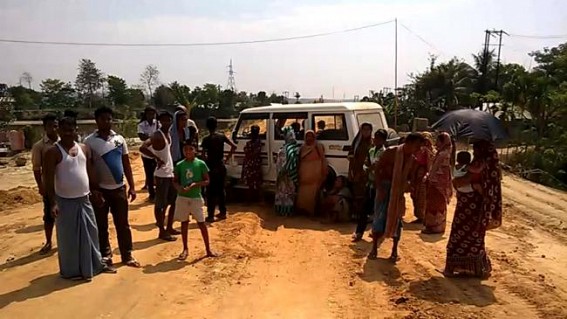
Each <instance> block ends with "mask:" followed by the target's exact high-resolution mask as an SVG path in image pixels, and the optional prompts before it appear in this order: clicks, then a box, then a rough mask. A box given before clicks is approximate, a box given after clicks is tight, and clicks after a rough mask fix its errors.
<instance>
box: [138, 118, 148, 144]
mask: <svg viewBox="0 0 567 319" xmlns="http://www.w3.org/2000/svg"><path fill="white" fill-rule="evenodd" d="M142 123H143V122H142ZM142 123H139V124H138V137H139V138H140V139H141V140H142V141H146V140H147V139H148V138H150V137H149V136H148V134H146V133H144V130H143V129H142Z"/></svg>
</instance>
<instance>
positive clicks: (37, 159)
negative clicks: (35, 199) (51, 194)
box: [31, 144, 45, 196]
mask: <svg viewBox="0 0 567 319" xmlns="http://www.w3.org/2000/svg"><path fill="white" fill-rule="evenodd" d="M31 157H32V167H33V177H34V179H35V183H36V184H37V189H38V190H39V194H40V195H42V196H45V187H44V185H43V180H42V176H41V170H42V167H41V166H42V154H41V147H39V145H37V144H35V145H34V146H33V147H32V154H31Z"/></svg>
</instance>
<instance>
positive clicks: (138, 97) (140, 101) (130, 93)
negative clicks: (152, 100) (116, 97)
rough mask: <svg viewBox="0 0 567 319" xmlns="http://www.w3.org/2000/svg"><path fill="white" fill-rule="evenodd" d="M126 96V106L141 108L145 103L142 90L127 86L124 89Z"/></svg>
mask: <svg viewBox="0 0 567 319" xmlns="http://www.w3.org/2000/svg"><path fill="white" fill-rule="evenodd" d="M126 96H127V97H128V102H127V104H128V106H129V107H130V108H132V109H137V110H139V109H142V108H144V105H145V103H146V102H145V97H144V92H143V91H142V90H141V89H136V88H129V89H127V90H126Z"/></svg>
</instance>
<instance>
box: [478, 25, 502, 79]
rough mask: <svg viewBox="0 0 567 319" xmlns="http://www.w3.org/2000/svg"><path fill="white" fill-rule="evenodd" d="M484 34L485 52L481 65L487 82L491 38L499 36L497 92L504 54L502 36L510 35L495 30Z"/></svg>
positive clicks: (483, 52)
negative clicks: (502, 54)
mask: <svg viewBox="0 0 567 319" xmlns="http://www.w3.org/2000/svg"><path fill="white" fill-rule="evenodd" d="M484 32H485V36H484V50H483V51H482V55H483V61H482V65H481V73H482V74H483V76H485V80H486V75H487V73H488V56H489V54H490V38H491V37H496V36H498V54H497V58H496V73H495V79H494V86H493V88H494V89H496V90H497V89H498V78H499V76H500V54H501V52H502V35H503V34H505V35H508V33H506V31H504V30H495V29H492V30H486V31H484ZM485 88H486V87H484V88H483V89H485ZM486 89H488V88H486Z"/></svg>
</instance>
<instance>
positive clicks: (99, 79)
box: [75, 59, 103, 108]
mask: <svg viewBox="0 0 567 319" xmlns="http://www.w3.org/2000/svg"><path fill="white" fill-rule="evenodd" d="M102 83H103V76H102V72H101V71H100V70H99V69H97V67H96V64H95V63H94V62H93V61H91V60H89V59H82V60H81V61H80V62H79V74H78V75H77V79H76V80H75V86H76V88H77V91H78V92H79V94H80V95H81V97H82V99H83V100H84V101H86V102H87V105H88V106H89V108H92V107H93V105H94V103H95V98H96V97H95V95H96V92H97V91H98V90H100V89H101V88H102Z"/></svg>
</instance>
